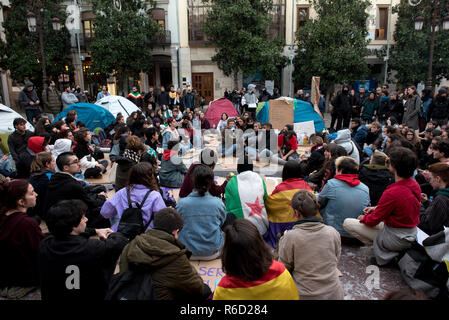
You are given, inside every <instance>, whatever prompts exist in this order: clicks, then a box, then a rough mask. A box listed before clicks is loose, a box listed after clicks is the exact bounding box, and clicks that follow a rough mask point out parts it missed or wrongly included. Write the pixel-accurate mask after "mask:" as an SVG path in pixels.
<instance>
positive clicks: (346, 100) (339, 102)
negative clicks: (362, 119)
mask: <svg viewBox="0 0 449 320" xmlns="http://www.w3.org/2000/svg"><path fill="white" fill-rule="evenodd" d="M334 106H335V109H336V110H337V111H338V112H341V113H347V112H351V109H352V105H351V96H350V95H349V92H348V93H346V94H345V93H343V92H341V93H340V94H339V95H338V96H337V98H335V105H334Z"/></svg>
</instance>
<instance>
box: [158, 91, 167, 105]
mask: <svg viewBox="0 0 449 320" xmlns="http://www.w3.org/2000/svg"><path fill="white" fill-rule="evenodd" d="M169 99H170V97H169V96H168V92H166V91H164V92H161V93H159V94H158V96H157V103H158V104H159V107H162V106H163V105H166V106H168V104H169Z"/></svg>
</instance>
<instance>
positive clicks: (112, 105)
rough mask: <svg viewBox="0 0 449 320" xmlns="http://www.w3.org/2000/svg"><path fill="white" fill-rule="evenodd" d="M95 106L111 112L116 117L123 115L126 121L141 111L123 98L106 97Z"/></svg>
mask: <svg viewBox="0 0 449 320" xmlns="http://www.w3.org/2000/svg"><path fill="white" fill-rule="evenodd" d="M95 104H96V105H98V106H101V107H103V108H105V109H107V110H109V112H110V113H112V115H113V116H114V117H117V115H118V114H119V113H121V114H122V115H123V116H124V117H125V119H126V118H127V117H128V116H129V115H131V113H133V112H134V111H139V110H140V109H139V108H138V107H137V106H136V105H135V104H134V103H133V102H131V101H129V100H128V99H126V98H124V97H122V96H106V97H104V98H102V99H100V100H98V101H97V102H95Z"/></svg>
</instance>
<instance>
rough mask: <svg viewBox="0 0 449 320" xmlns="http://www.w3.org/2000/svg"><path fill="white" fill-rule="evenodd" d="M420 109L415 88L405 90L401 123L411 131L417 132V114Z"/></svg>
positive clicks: (419, 99)
mask: <svg viewBox="0 0 449 320" xmlns="http://www.w3.org/2000/svg"><path fill="white" fill-rule="evenodd" d="M420 107H421V98H420V97H419V95H418V93H417V92H416V87H415V86H410V87H408V88H407V102H406V103H405V108H404V119H403V123H404V124H405V125H406V126H407V127H409V128H412V129H413V130H418V113H419V108H420Z"/></svg>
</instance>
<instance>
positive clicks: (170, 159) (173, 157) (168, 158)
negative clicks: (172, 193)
mask: <svg viewBox="0 0 449 320" xmlns="http://www.w3.org/2000/svg"><path fill="white" fill-rule="evenodd" d="M177 144H178V141H175V140H170V141H168V145H167V150H164V153H163V155H162V161H161V169H160V170H159V182H160V184H161V186H163V187H168V188H180V187H181V186H182V183H183V181H184V177H185V175H186V173H187V171H188V170H187V168H186V166H185V165H184V163H182V159H181V158H180V157H179V156H178V150H177V149H178V148H177V146H176V145H177Z"/></svg>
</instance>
